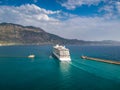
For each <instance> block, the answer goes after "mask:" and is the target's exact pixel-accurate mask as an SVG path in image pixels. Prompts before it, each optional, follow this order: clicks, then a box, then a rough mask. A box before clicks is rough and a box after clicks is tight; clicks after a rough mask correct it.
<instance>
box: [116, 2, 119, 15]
mask: <svg viewBox="0 0 120 90" xmlns="http://www.w3.org/2000/svg"><path fill="white" fill-rule="evenodd" d="M116 8H117V10H118V12H119V14H120V2H116Z"/></svg>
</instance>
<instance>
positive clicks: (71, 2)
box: [59, 0, 105, 10]
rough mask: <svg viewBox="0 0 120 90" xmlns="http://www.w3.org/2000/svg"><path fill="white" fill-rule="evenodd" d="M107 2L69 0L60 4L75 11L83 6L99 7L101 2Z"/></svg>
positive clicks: (99, 0) (100, 0) (98, 0)
mask: <svg viewBox="0 0 120 90" xmlns="http://www.w3.org/2000/svg"><path fill="white" fill-rule="evenodd" d="M102 1H105V0H67V1H66V2H60V1H59V3H60V4H61V5H62V6H63V7H66V8H67V9H69V10H74V9H75V8H77V7H80V6H82V5H88V6H90V5H98V4H99V3H100V2H102Z"/></svg>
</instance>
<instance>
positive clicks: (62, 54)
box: [53, 45, 71, 61]
mask: <svg viewBox="0 0 120 90" xmlns="http://www.w3.org/2000/svg"><path fill="white" fill-rule="evenodd" d="M53 55H54V56H55V57H57V58H58V59H59V60H60V61H71V58H70V52H69V49H67V48H66V47H65V46H62V45H55V46H53Z"/></svg>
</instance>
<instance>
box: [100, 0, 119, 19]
mask: <svg viewBox="0 0 120 90" xmlns="http://www.w3.org/2000/svg"><path fill="white" fill-rule="evenodd" d="M99 12H100V13H101V12H102V13H104V16H105V17H106V18H117V17H119V16H120V2H118V1H112V0H111V1H109V2H108V3H107V4H105V5H104V6H103V7H101V8H100V9H99Z"/></svg>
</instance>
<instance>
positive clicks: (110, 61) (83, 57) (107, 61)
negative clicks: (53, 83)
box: [81, 56, 120, 65]
mask: <svg viewBox="0 0 120 90" xmlns="http://www.w3.org/2000/svg"><path fill="white" fill-rule="evenodd" d="M81 58H82V59H85V60H93V61H98V62H104V63H110V64H117V65H120V62H119V61H113V60H105V59H99V58H93V57H88V56H81Z"/></svg>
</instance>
